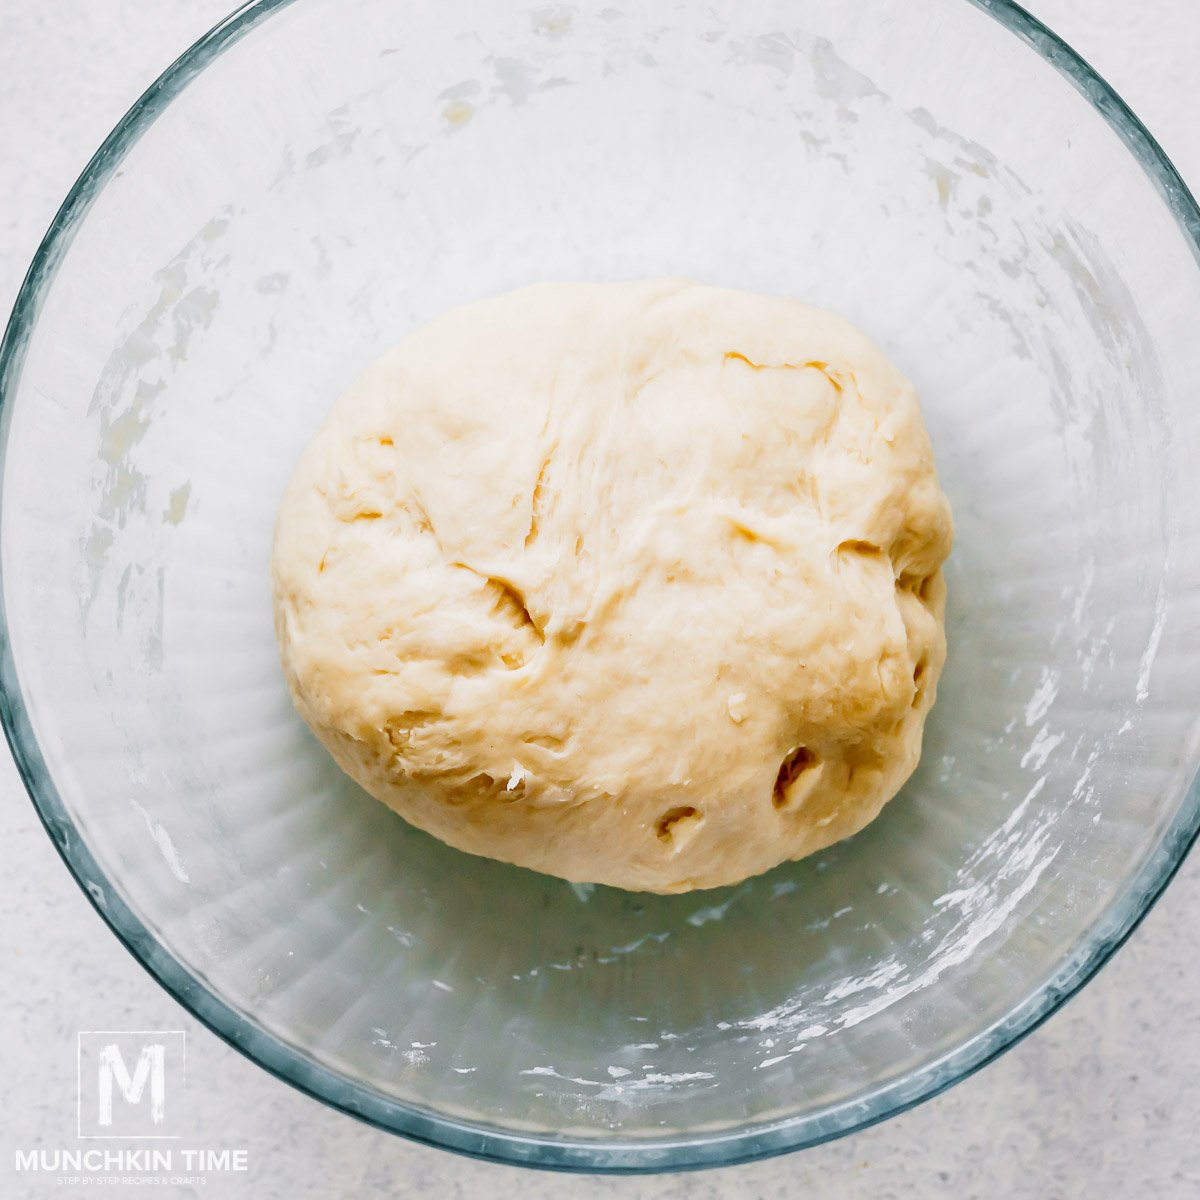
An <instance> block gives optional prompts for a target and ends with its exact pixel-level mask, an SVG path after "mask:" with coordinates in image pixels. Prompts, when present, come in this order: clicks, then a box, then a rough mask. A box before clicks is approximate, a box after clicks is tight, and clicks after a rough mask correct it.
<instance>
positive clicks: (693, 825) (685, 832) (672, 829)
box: [654, 804, 704, 850]
mask: <svg viewBox="0 0 1200 1200" xmlns="http://www.w3.org/2000/svg"><path fill="white" fill-rule="evenodd" d="M703 824H704V815H703V814H702V813H701V812H700V810H699V809H697V808H693V807H692V806H691V805H690V804H683V805H680V806H679V807H678V808H668V809H667V811H666V812H665V813H663V815H662V816H661V817H659V818H658V820H657V821H656V822H655V825H654V832H655V834H657V836H658V840H659V841H660V842H664V843H666V845H668V846H670V848H671V849H672V850H682V849H683V847H684V846H685V845H687V843H688V842H690V841H691V840H692V838H693V837H695V835H696V834H697V833H698V832H699V831H700V826H701V825H703Z"/></svg>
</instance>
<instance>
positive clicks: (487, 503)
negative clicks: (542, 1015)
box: [273, 280, 951, 892]
mask: <svg viewBox="0 0 1200 1200" xmlns="http://www.w3.org/2000/svg"><path fill="white" fill-rule="evenodd" d="M950 541H951V519H950V511H949V506H948V504H947V501H946V498H945V496H944V495H943V494H942V491H941V489H940V488H939V486H938V481H937V477H936V475H935V472H934V463H933V454H932V451H931V449H930V444H929V438H928V436H927V434H926V432H925V427H924V425H923V423H922V420H921V414H920V410H919V407H918V403H917V397H916V394H915V392H914V390H913V388H912V386H911V384H909V383H908V382H907V381H906V380H905V379H904V377H903V376H902V375H901V374H900V373H899V371H897V369H896V368H895V367H894V366H892V364H891V363H890V362H889V361H888V360H887V359H886V358H884V356H883V355H882V354H881V353H880V352H879V351H878V350H877V349H876V348H875V347H874V346H873V345H872V344H871V343H870V342H869V341H868V340H867V339H866V338H865V337H864V336H863V335H862V334H861V333H859V332H858V331H857V330H856V329H855V328H853V327H852V326H851V325H849V324H848V323H847V322H846V321H844V320H842V319H841V318H839V317H836V316H834V315H832V314H831V313H828V312H823V311H821V310H818V309H813V308H809V307H806V306H804V305H802V304H799V303H797V302H796V301H793V300H789V299H780V298H776V297H769V296H760V295H753V294H750V293H746V292H739V291H732V290H727V289H720V288H713V287H704V286H699V285H697V284H693V283H689V282H686V281H680V280H665V281H656V282H645V283H630V284H539V285H536V286H533V287H528V288H524V289H522V290H520V291H517V292H513V293H511V294H509V295H506V296H501V297H500V298H498V299H494V300H487V301H483V302H480V303H477V304H472V305H469V306H467V307H465V308H460V309H456V310H454V311H452V312H449V313H446V314H445V315H444V316H442V317H440V318H439V319H437V320H435V321H433V322H432V323H431V324H429V325H426V326H425V327H423V328H421V329H418V330H417V331H416V332H415V333H413V334H411V335H410V336H409V337H408V338H406V339H405V340H404V341H403V342H402V343H401V344H400V345H399V346H397V347H395V348H394V349H392V350H390V351H389V352H388V353H387V354H385V355H384V356H383V357H382V358H380V359H379V360H378V361H377V362H375V363H374V364H373V365H372V366H371V367H369V368H368V370H367V371H366V372H365V374H364V375H363V376H362V377H361V378H360V379H359V380H358V381H357V382H356V383H355V384H354V385H353V386H352V387H351V388H350V389H349V390H348V391H347V392H346V393H345V395H343V396H342V398H341V399H340V400H339V401H338V402H337V404H336V406H335V407H334V409H333V412H332V414H331V416H330V417H329V420H328V421H327V423H326V424H325V426H324V428H323V429H322V430H321V431H320V432H319V433H318V434H317V436H316V438H315V439H314V440H313V442H312V443H311V444H310V445H309V447H308V449H307V450H306V451H305V453H304V456H303V458H302V459H301V461H300V464H299V466H298V467H297V469H296V472H295V475H294V477H293V479H292V481H291V483H290V485H289V487H288V489H287V492H286V495H285V496H284V499H283V504H282V507H281V508H280V512H279V519H278V526H277V530H276V537H275V550H274V559H273V578H274V590H275V605H276V627H277V631H278V635H279V642H280V647H281V650H282V657H283V664H284V668H285V671H286V674H287V680H288V684H289V686H290V688H291V691H292V696H293V698H294V700H295V703H296V707H297V709H298V710H299V712H300V714H301V716H302V717H303V718H304V720H305V721H306V722H307V723H308V724H309V726H311V728H312V729H313V731H314V732H315V733H316V735H317V736H318V737H319V738H320V739H321V741H322V742H324V744H325V745H326V746H327V747H328V748H329V750H330V752H331V753H332V754H333V756H334V758H335V759H336V760H337V761H338V763H339V764H341V766H342V767H343V768H344V769H345V770H346V771H347V772H348V773H349V774H350V775H351V776H352V777H353V778H354V779H356V780H357V781H358V782H359V783H360V784H361V785H362V786H363V787H364V788H366V790H367V791H369V792H370V793H371V794H372V795H374V796H376V797H378V798H379V799H380V800H382V801H384V803H386V804H388V805H390V806H391V807H392V808H394V809H395V810H396V811H397V812H399V813H400V814H401V815H402V816H404V817H405V818H406V819H407V820H409V821H411V822H412V823H413V824H414V825H418V826H420V827H421V828H422V829H426V830H428V831H429V832H430V833H432V834H434V835H435V836H437V837H439V838H441V839H442V840H443V841H446V842H449V843H450V844H451V845H452V846H457V847H459V848H461V849H463V850H468V851H471V852H473V853H475V854H483V855H488V856H490V857H493V858H499V859H504V860H506V861H509V862H514V863H519V864H522V865H523V866H527V867H532V868H534V869H535V870H538V871H545V872H548V873H550V874H552V875H560V876H562V877H564V878H566V879H571V880H576V881H580V882H597V883H607V884H614V885H616V886H618V887H624V888H631V889H638V890H647V891H656V892H679V891H687V890H689V889H692V888H706V887H715V886H717V885H720V884H728V883H734V882H736V881H738V880H741V879H744V878H745V877H747V876H749V875H754V874H756V873H758V872H760V871H765V870H766V869H767V868H769V867H773V866H775V865H776V864H777V863H780V862H783V861H784V860H786V859H794V858H799V857H801V856H802V855H806V854H811V853H812V852H813V851H814V850H818V849H820V848H821V847H823V846H828V845H829V844H830V843H832V842H836V841H838V840H839V839H840V838H844V837H847V836H848V835H850V834H852V833H855V832H856V831H857V830H859V829H861V828H862V827H863V826H864V825H866V824H867V822H868V821H870V820H871V819H872V818H873V817H874V816H875V815H876V814H877V813H878V812H879V810H880V808H881V807H882V805H883V804H884V802H885V801H886V800H888V799H889V798H890V797H891V796H892V795H893V794H894V793H895V792H896V790H897V789H898V788H899V787H900V785H901V784H902V783H903V782H904V781H905V779H907V778H908V776H909V775H910V774H911V772H912V770H913V768H914V767H915V766H916V762H917V757H918V755H919V753H920V748H921V733H922V727H923V725H924V721H925V716H926V714H927V713H928V711H929V709H930V706H931V705H932V704H933V700H934V691H935V688H936V685H937V680H938V675H939V674H940V672H941V669H942V663H943V660H944V658H945V637H944V632H943V623H942V617H943V608H944V599H945V587H944V584H943V580H942V574H941V570H940V568H941V565H942V562H943V561H944V559H945V558H946V555H947V554H948V552H949V549H950Z"/></svg>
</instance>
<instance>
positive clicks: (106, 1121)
mask: <svg viewBox="0 0 1200 1200" xmlns="http://www.w3.org/2000/svg"><path fill="white" fill-rule="evenodd" d="M184 1041H185V1034H184V1033H183V1032H182V1031H179V1030H127V1031H126V1030H88V1031H85V1032H81V1033H80V1034H79V1041H78V1050H77V1054H78V1059H77V1066H78V1075H79V1136H80V1137H83V1138H145V1137H156V1138H164V1137H165V1138H175V1137H179V1136H181V1132H182V1131H181V1130H180V1128H179V1120H178V1115H179V1113H178V1109H179V1107H180V1105H179V1104H178V1102H177V1101H179V1100H181V1099H182V1094H181V1093H182V1088H183V1082H184V1076H183V1072H184Z"/></svg>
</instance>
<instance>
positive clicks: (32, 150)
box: [0, 0, 1200, 1200]
mask: <svg viewBox="0 0 1200 1200" xmlns="http://www.w3.org/2000/svg"><path fill="white" fill-rule="evenodd" d="M231 2H232V0H156V2H155V3H154V4H153V5H148V4H145V3H144V2H143V0H55V3H53V4H45V3H42V2H41V0H0V168H2V170H3V178H4V189H3V193H4V202H3V204H2V205H0V311H2V312H4V313H7V311H8V309H9V308H10V306H11V304H12V300H13V298H14V297H15V295H16V291H17V287H18V286H19V283H20V280H21V276H22V274H23V273H24V270H25V267H26V265H27V264H28V261H29V259H30V256H31V255H32V253H33V251H34V248H35V247H36V245H37V242H38V240H39V239H40V237H41V236H42V233H43V232H44V230H45V228H46V226H47V224H48V223H49V221H50V219H51V217H52V215H53V212H54V209H55V207H56V206H57V204H58V203H59V201H60V200H61V199H62V197H63V195H64V194H65V193H66V191H67V189H68V188H69V187H70V185H71V183H72V182H73V181H74V179H75V177H76V175H77V174H78V173H79V171H80V169H81V168H82V167H83V165H84V163H85V162H86V161H87V159H88V157H89V156H90V155H91V153H92V151H93V150H94V149H95V148H96V146H97V145H98V144H99V143H100V141H101V140H102V139H103V137H104V136H105V135H106V134H107V133H108V131H109V130H110V129H111V128H112V126H113V125H114V124H115V123H116V121H117V120H118V119H119V118H120V116H121V115H122V113H123V112H124V111H125V109H126V108H127V107H128V106H129V104H130V103H131V102H132V101H133V100H134V99H135V98H136V97H137V96H138V95H139V94H140V92H141V91H142V90H143V88H144V87H145V86H146V85H147V84H149V83H150V82H151V80H152V79H153V78H154V77H155V76H156V75H157V74H158V72H159V71H160V70H161V69H162V67H164V66H165V65H166V64H167V63H168V62H169V61H170V60H171V59H173V58H174V57H175V56H176V55H177V54H178V53H180V52H181V51H182V50H183V49H185V48H186V46H187V45H188V44H190V42H192V41H193V40H194V39H195V38H196V37H197V36H199V35H200V34H201V33H203V32H204V30H205V29H206V28H207V27H208V26H210V25H211V24H212V23H213V22H215V21H216V20H218V19H219V18H220V17H222V16H223V15H224V13H225V11H226V9H227V6H228V4H229V3H231ZM1028 6H1029V7H1030V8H1031V9H1032V11H1033V12H1034V13H1035V14H1036V15H1038V16H1039V17H1041V18H1042V19H1043V20H1044V21H1046V23H1047V24H1049V25H1050V26H1051V28H1053V29H1055V30H1056V31H1057V32H1058V33H1060V34H1061V35H1062V36H1063V37H1065V38H1066V39H1067V41H1069V42H1070V43H1071V44H1072V45H1074V46H1075V48H1076V49H1077V50H1079V51H1080V52H1081V53H1082V54H1083V55H1084V57H1086V58H1088V59H1089V60H1090V61H1091V62H1092V64H1093V65H1094V66H1095V67H1096V68H1097V69H1098V70H1099V71H1100V72H1101V74H1103V75H1104V76H1106V77H1107V78H1108V80H1109V81H1110V82H1111V83H1112V84H1114V86H1115V87H1116V88H1117V89H1118V91H1120V92H1121V93H1122V94H1123V95H1124V97H1125V98H1126V100H1127V101H1128V102H1129V103H1130V104H1131V106H1132V107H1133V109H1134V110H1135V111H1136V112H1137V113H1138V114H1139V115H1140V116H1141V117H1142V119H1143V120H1144V121H1145V122H1146V124H1147V125H1148V126H1149V127H1150V129H1151V130H1152V131H1153V132H1154V133H1155V134H1156V135H1157V136H1158V138H1159V139H1160V141H1161V142H1162V144H1163V146H1164V147H1165V149H1166V150H1167V153H1168V154H1170V155H1171V156H1172V157H1173V158H1174V160H1175V163H1176V165H1177V166H1178V167H1179V168H1180V170H1181V172H1182V173H1183V175H1184V178H1185V179H1187V180H1188V181H1189V182H1190V183H1191V184H1192V186H1193V188H1196V187H1200V123H1198V122H1197V120H1196V113H1197V108H1196V101H1195V92H1196V89H1197V88H1198V87H1200V14H1198V13H1197V12H1196V11H1195V9H1194V7H1193V6H1192V5H1191V4H1190V3H1189V0H1144V2H1143V3H1142V4H1140V5H1129V4H1127V3H1123V2H1121V0H1029V5H1028ZM0 845H3V847H4V870H3V872H2V873H0V962H3V963H4V964H5V969H4V971H3V973H2V974H0V1006H2V1007H0V1014H2V1016H3V1022H4V1023H3V1033H2V1034H0V1069H2V1076H0V1077H2V1078H3V1079H4V1080H5V1081H6V1082H7V1084H8V1086H9V1092H8V1102H7V1104H6V1105H5V1120H4V1122H3V1133H2V1134H0V1194H2V1195H6V1196H7V1195H12V1196H17V1195H22V1196H24V1195H42V1194H45V1195H51V1194H57V1195H63V1194H64V1191H65V1189H63V1188H56V1187H55V1186H54V1185H53V1181H52V1180H51V1179H46V1180H45V1181H44V1182H43V1183H42V1184H41V1185H40V1186H41V1188H43V1189H44V1191H43V1190H30V1188H29V1182H28V1180H29V1177H28V1176H26V1177H24V1178H23V1179H18V1178H17V1177H15V1176H14V1175H13V1174H12V1170H13V1152H14V1150H15V1149H17V1148H21V1149H32V1148H36V1147H38V1146H46V1147H57V1146H74V1145H76V1143H75V1137H74V1135H75V1066H74V1054H75V1034H76V1031H77V1030H80V1029H94V1028H105V1027H108V1028H118V1029H121V1028H124V1029H138V1028H143V1029H145V1028H149V1029H166V1028H183V1029H186V1030H187V1031H188V1078H189V1093H190V1097H191V1101H192V1104H193V1105H194V1131H193V1132H194V1137H190V1138H189V1144H195V1145H204V1146H210V1147H230V1148H237V1149H245V1150H246V1151H248V1154H249V1166H250V1169H249V1171H248V1172H247V1173H246V1174H245V1175H242V1176H237V1177H229V1176H225V1177H221V1178H219V1179H218V1178H216V1177H213V1178H212V1179H211V1182H210V1183H209V1185H208V1186H207V1187H202V1188H198V1189H190V1188H179V1189H175V1190H173V1191H171V1193H170V1194H172V1195H178V1196H185V1195H193V1194H194V1195H208V1196H220V1197H225V1196H240V1195H243V1194H244V1195H247V1196H250V1195H253V1196H255V1197H256V1198H261V1200H274V1198H275V1197H280V1198H282V1197H287V1198H288V1200H309V1198H316V1197H322V1198H325V1197H343V1196H344V1197H351V1196H355V1197H357V1196H363V1195H374V1194H388V1195H392V1196H399V1197H409V1196H412V1197H416V1196H438V1197H490V1196H493V1195H507V1194H510V1193H513V1192H516V1191H517V1190H518V1189H519V1190H520V1192H521V1193H522V1194H523V1195H526V1196H528V1197H530V1200H536V1198H537V1197H549V1196H551V1195H553V1196H567V1197H607V1196H614V1197H622V1198H633V1197H664V1198H665V1197H685V1196H686V1197H693V1198H695V1200H707V1198H710V1197H712V1198H714V1200H715V1198H716V1197H722V1198H724V1197H747V1198H749V1197H756V1198H757V1197H764V1198H765V1197H774V1196H780V1197H782V1196H792V1195H798V1194H803V1193H809V1194H814V1195H820V1196H822V1197H827V1198H832V1200H849V1198H852V1197H871V1198H872V1200H887V1198H888V1197H895V1198H898V1200H899V1198H913V1200H917V1198H919V1200H926V1198H935V1200H936V1198H940V1197H943V1196H944V1197H954V1198H955V1200H969V1198H973V1197H978V1198H989V1200H990V1198H992V1197H995V1198H997V1200H1000V1198H1003V1200H1023V1198H1028V1200H1035V1198H1036V1200H1056V1198H1059V1197H1062V1198H1066V1197H1076V1196H1084V1195H1087V1196H1089V1197H1092V1196H1098V1197H1110V1196H1111V1197H1124V1196H1135V1195H1136V1196H1142V1195H1145V1196H1154V1197H1156V1198H1158V1200H1174V1198H1176V1197H1180V1198H1182V1197H1193V1196H1196V1195H1198V1194H1200V1142H1198V1141H1197V1139H1196V1137H1195V1134H1194V1126H1195V1123H1196V1121H1197V1119H1198V1118H1200V1093H1197V1092H1196V1091H1195V1090H1194V1089H1193V1088H1192V1086H1191V1083H1192V1080H1193V1078H1195V1077H1196V1076H1197V1075H1198V1074H1200V956H1198V955H1197V954H1196V953H1195V950H1194V930H1195V928H1196V925H1197V917H1198V916H1200V858H1197V857H1196V856H1193V858H1192V860H1191V862H1190V864H1188V865H1186V866H1185V867H1184V869H1183V871H1182V872H1181V874H1180V876H1179V877H1178V879H1177V880H1176V882H1175V883H1174V884H1173V885H1172V887H1171V888H1170V889H1169V891H1168V892H1167V894H1166V896H1165V898H1164V899H1163V900H1162V902H1161V903H1160V904H1159V905H1158V907H1157V908H1156V909H1155V911H1154V912H1153V913H1152V914H1151V916H1150V917H1149V918H1148V919H1147V921H1146V922H1145V924H1144V925H1143V926H1142V928H1141V929H1140V930H1139V931H1138V932H1137V934H1136V935H1135V936H1134V938H1133V939H1132V941H1131V942H1130V944H1129V945H1128V946H1127V947H1126V948H1125V949H1124V950H1123V951H1122V952H1121V953H1120V954H1119V955H1118V956H1117V958H1116V959H1115V960H1114V961H1113V962H1112V963H1111V964H1110V965H1109V966H1108V967H1106V968H1105V970H1104V971H1103V972H1102V974H1101V975H1100V977H1099V978H1098V979H1097V980H1096V981H1095V982H1093V983H1092V984H1091V985H1090V986H1089V987H1088V988H1087V989H1085V991H1084V992H1083V993H1082V994H1081V995H1080V996H1079V997H1078V998H1076V999H1075V1000H1074V1001H1072V1003H1071V1004H1070V1005H1068V1007H1067V1008H1066V1009H1065V1010H1064V1011H1063V1012H1061V1013H1060V1014H1058V1015H1057V1016H1056V1017H1055V1018H1053V1019H1052V1020H1051V1021H1050V1022H1049V1023H1048V1024H1047V1025H1046V1026H1044V1027H1043V1028H1042V1029H1040V1030H1038V1031H1037V1032H1036V1033H1035V1034H1033V1035H1032V1036H1031V1037H1030V1038H1028V1039H1027V1040H1026V1041H1025V1042H1024V1043H1023V1044H1022V1045H1020V1046H1018V1047H1017V1048H1016V1049H1015V1050H1014V1051H1012V1052H1011V1053H1009V1054H1008V1055H1006V1056H1005V1057H1004V1058H1003V1059H1001V1060H1000V1061H999V1062H997V1063H995V1064H993V1065H992V1066H990V1067H988V1068H987V1069H986V1070H985V1071H983V1072H982V1073H981V1074H979V1075H976V1076H975V1077H973V1078H972V1079H969V1080H967V1081H966V1082H965V1083H963V1084H961V1085H959V1086H958V1087H956V1088H954V1089H952V1090H951V1091H950V1092H949V1093H947V1094H946V1095H943V1096H941V1097H939V1098H938V1099H936V1100H934V1101H932V1102H930V1103H928V1104H925V1105H923V1106H922V1107H920V1108H918V1109H916V1110H915V1111H913V1112H910V1113H907V1114H905V1115H904V1116H902V1117H899V1118H897V1119H896V1120H893V1121H890V1122H888V1123H886V1124H885V1125H882V1126H878V1127H876V1128H874V1129H871V1130H867V1131H865V1132H864V1133H861V1134H858V1135H856V1136H854V1137H850V1138H846V1139H843V1140H841V1141H839V1142H835V1143H833V1144H831V1145H827V1146H823V1147H820V1148H818V1149H815V1150H810V1151H806V1152H804V1153H801V1154H798V1155H793V1156H790V1157H787V1158H783V1159H776V1160H773V1161H771V1162H767V1163H761V1164H756V1165H752V1166H747V1167H739V1168H734V1169H731V1170H727V1171H720V1172H715V1173H709V1174H702V1175H688V1176H673V1177H659V1178H649V1179H597V1178H574V1179H570V1178H565V1177H561V1176H551V1175H545V1174H538V1173H531V1172H518V1171H516V1170H514V1169H512V1168H507V1167H498V1166H491V1165H488V1164H481V1163H473V1162H468V1161H465V1160H462V1159H458V1158H454V1157H451V1156H450V1155H447V1154H444V1153H442V1152H440V1151H436V1150H428V1149H425V1148H423V1147H420V1146H415V1145H411V1144H409V1143H407V1142H403V1141H401V1140H399V1139H397V1138H394V1137H390V1136H388V1135H386V1134H382V1133H378V1132H376V1131H374V1130H372V1129H369V1128H367V1127H365V1126H363V1125H360V1124H358V1123H357V1122H354V1121H352V1120H350V1119H349V1118H347V1117H343V1116H341V1115H340V1114H337V1113H334V1112H332V1111H329V1110H326V1109H324V1108H323V1107H321V1106H320V1105H319V1104H317V1103H316V1102H315V1101H312V1100H309V1099H307V1098H306V1097H304V1096H302V1095H300V1094H299V1093H297V1092H295V1091H293V1090H291V1089H290V1088H287V1087H285V1086H284V1085H282V1084H280V1083H278V1082H276V1081H275V1080H273V1079H271V1078H270V1077H269V1076H267V1075H266V1074H265V1073H264V1072H262V1071H260V1070H259V1069H258V1068H256V1067H254V1066H252V1065H251V1064H250V1063H249V1062H247V1061H246V1060H244V1059H243V1058H242V1057H241V1056H240V1055H238V1054H236V1053H234V1052H233V1051H232V1050H229V1049H228V1048H227V1047H226V1046H225V1045H224V1044H223V1043H221V1042H220V1041H218V1040H217V1039H216V1038H215V1037H214V1036H212V1035H211V1034H209V1033H208V1032H207V1031H206V1030H204V1029H203V1028H202V1027H200V1026H199V1025H198V1024H197V1022H196V1021H194V1020H193V1019H191V1018H190V1017H189V1016H188V1015H187V1014H186V1013H184V1012H183V1010H182V1009H180V1008H179V1006H178V1005H177V1004H175V1003H174V1002H173V1001H172V1000H171V999H170V998H169V997H168V996H167V995H166V994H165V993H163V992H162V991H161V990H160V989H159V988H158V987H157V986H156V985H155V984H154V983H152V982H151V981H150V979H149V978H148V976H146V974H145V973H144V972H143V971H142V969H141V968H140V967H139V966H138V965H137V964H136V963H135V962H134V960H133V959H132V958H131V957H130V956H129V955H128V954H127V953H126V952H125V951H124V950H123V949H122V948H121V946H120V945H119V944H118V943H117V941H116V940H115V939H114V938H113V937H112V936H111V934H109V933H108V931H107V930H106V929H105V928H104V926H103V925H102V924H101V922H100V920H99V918H98V917H96V915H95V914H94V913H93V912H92V910H91V908H90V907H89V905H88V904H87V902H86V901H85V899H84V897H83V895H82V893H80V892H79V890H78V889H77V888H76V886H75V884H74V883H73V882H72V880H71V879H70V877H69V876H68V874H67V872H66V870H65V869H64V868H63V866H62V865H61V863H60V862H59V860H58V858H57V856H56V855H55V853H54V851H53V849H52V848H51V845H50V842H49V841H48V839H47V838H46V836H45V834H44V833H43V832H42V830H41V827H40V825H39V824H38V822H37V819H36V817H35V815H34V812H33V809H32V807H31V806H30V804H29V803H28V801H27V799H26V797H25V794H24V791H23V789H22V787H21V784H20V782H19V780H18V778H17V775H16V772H15V770H14V768H13V766H12V764H11V762H10V761H9V759H8V755H7V753H6V752H3V751H0ZM18 1097H19V1099H18ZM109 1190H110V1191H111V1192H117V1193H120V1194H126V1193H129V1194H134V1193H136V1192H137V1191H138V1190H139V1189H137V1188H133V1187H130V1188H121V1187H115V1188H111V1189H109ZM141 1190H142V1191H143V1192H144V1191H145V1189H141ZM154 1191H155V1194H157V1195H166V1194H168V1189H165V1188H159V1189H154Z"/></svg>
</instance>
